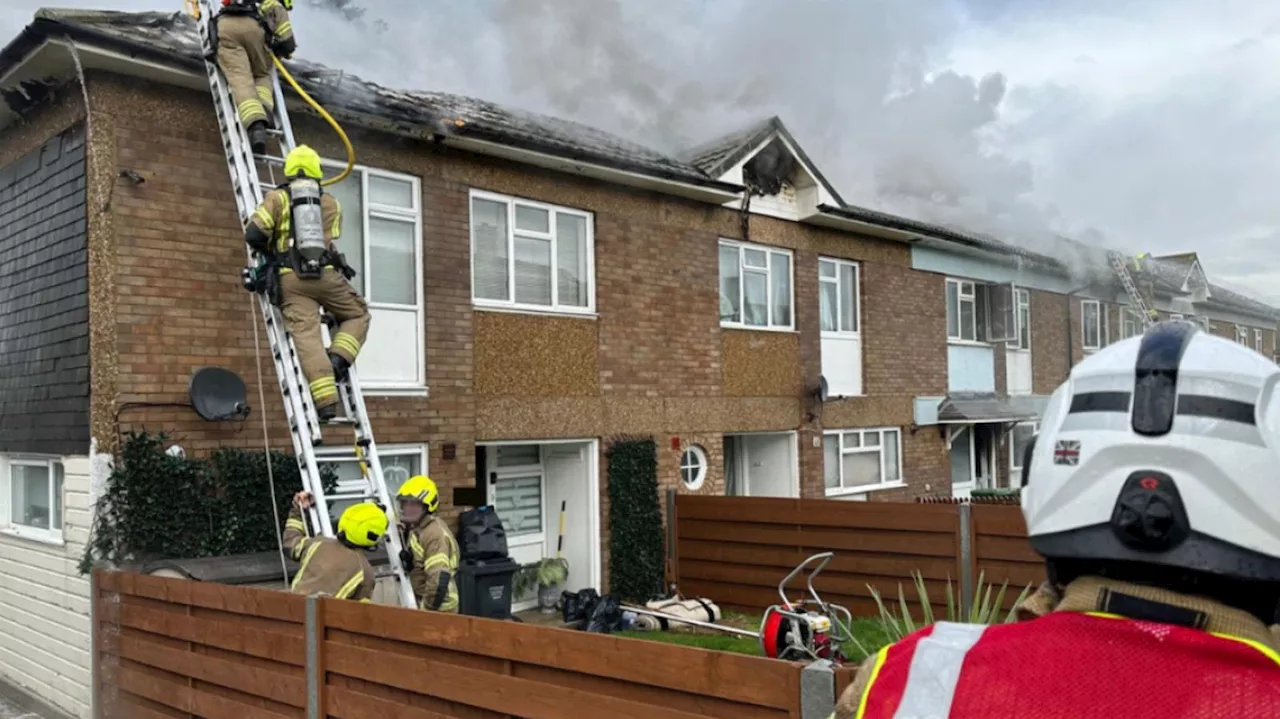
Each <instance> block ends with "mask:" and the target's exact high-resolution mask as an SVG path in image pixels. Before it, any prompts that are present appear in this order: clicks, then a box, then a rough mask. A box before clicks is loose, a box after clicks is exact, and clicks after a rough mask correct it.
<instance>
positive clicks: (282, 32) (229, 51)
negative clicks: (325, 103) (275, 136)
mask: <svg viewBox="0 0 1280 719" xmlns="http://www.w3.org/2000/svg"><path fill="white" fill-rule="evenodd" d="M292 9H293V0H222V10H220V11H219V12H218V16H217V17H216V18H214V21H213V32H214V33H215V35H214V38H213V39H214V40H215V42H214V47H216V48H217V56H216V59H217V62H218V67H219V68H220V69H221V70H222V74H223V75H225V76H226V78H227V85H228V86H230V88H231V98H232V100H234V101H235V103H236V111H237V113H238V114H239V115H240V123H241V124H243V125H244V127H245V130H246V131H248V133H249V144H251V145H252V146H253V152H254V153H255V154H258V155H261V154H262V153H264V152H266V149H267V123H268V117H269V116H270V114H271V109H272V105H273V100H274V98H273V97H272V95H271V70H272V62H271V55H272V53H275V54H276V55H278V56H279V57H282V58H288V57H291V56H292V55H293V52H294V50H296V49H297V48H298V43H297V41H296V40H295V39H294V37H293V23H291V22H290V21H289V11H290V10H292Z"/></svg>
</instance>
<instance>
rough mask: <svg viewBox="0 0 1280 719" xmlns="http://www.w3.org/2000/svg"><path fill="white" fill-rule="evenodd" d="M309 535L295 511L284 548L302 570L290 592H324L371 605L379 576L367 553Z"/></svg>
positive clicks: (300, 517) (291, 514) (300, 516)
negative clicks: (375, 572)
mask: <svg viewBox="0 0 1280 719" xmlns="http://www.w3.org/2000/svg"><path fill="white" fill-rule="evenodd" d="M306 531H307V529H306V525H305V524H303V521H302V513H301V512H300V511H299V510H298V508H297V507H294V508H293V511H291V512H289V519H288V520H287V521H286V522H285V523H284V548H285V551H287V552H288V553H289V557H290V558H291V559H293V561H295V562H297V563H298V564H299V565H300V566H299V567H298V573H297V574H296V575H294V577H293V584H292V585H290V587H289V591H291V592H293V593H294V594H306V595H310V594H314V593H316V592H322V593H324V594H328V595H329V596H332V597H337V598H338V599H359V600H361V601H369V600H370V599H371V598H372V597H373V588H374V585H375V583H376V582H377V575H376V574H374V571H373V565H371V564H369V560H368V559H367V558H366V557H365V556H364V551H363V550H360V549H353V548H351V547H347V546H345V545H343V544H342V543H341V542H339V541H338V540H336V539H329V538H327V537H308V536H306Z"/></svg>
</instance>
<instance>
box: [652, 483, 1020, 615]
mask: <svg viewBox="0 0 1280 719" xmlns="http://www.w3.org/2000/svg"><path fill="white" fill-rule="evenodd" d="M673 506H674V509H675V511H674V516H675V520H674V523H673V527H672V528H671V533H670V535H669V536H672V537H674V541H673V542H672V545H673V546H672V552H671V567H672V573H673V574H674V579H675V581H676V582H678V584H679V587H680V590H681V592H682V593H684V594H685V595H686V596H704V597H708V598H710V599H712V600H714V601H715V602H717V603H718V604H720V605H721V606H724V607H728V608H733V609H739V610H744V611H757V612H758V611H760V610H762V609H763V608H764V607H766V606H768V605H770V604H775V603H777V602H778V600H779V596H778V590H777V586H778V582H779V581H781V579H782V578H783V577H784V576H786V574H787V572H788V571H790V570H791V569H792V568H793V567H795V566H796V564H798V563H799V562H800V561H802V560H803V559H804V558H805V557H807V556H809V555H811V554H816V553H818V552H825V551H832V552H834V553H835V557H834V558H833V559H832V560H831V563H830V564H829V565H827V568H826V569H825V570H824V571H823V573H822V575H820V577H819V578H818V580H817V582H816V583H815V587H816V588H817V590H818V591H819V593H820V594H821V595H822V596H823V598H825V599H827V600H828V601H832V602H835V603H837V604H843V605H844V606H846V607H848V608H849V610H850V611H852V612H853V613H854V614H855V615H860V614H861V615H866V614H875V613H876V605H875V602H874V600H873V599H872V594H871V590H870V589H869V587H874V588H875V589H876V590H877V591H878V592H880V594H881V595H882V596H887V597H891V598H896V597H897V595H898V588H899V586H901V587H902V588H903V590H904V591H905V592H907V593H908V594H907V596H908V599H910V598H913V597H915V591H914V589H913V586H912V585H913V580H912V576H911V573H912V572H914V571H918V572H920V574H921V576H922V577H923V579H924V582H925V586H926V588H927V589H928V592H929V597H930V600H931V602H932V603H933V604H934V605H935V610H937V611H941V610H944V609H945V606H946V603H945V596H946V595H945V592H946V587H947V584H948V582H951V583H952V586H953V589H954V591H956V592H957V594H966V592H964V591H962V589H963V588H964V587H971V586H972V585H973V583H974V582H975V581H976V579H977V577H978V576H979V572H983V573H985V574H984V575H983V580H984V581H985V582H992V581H994V582H996V583H997V584H999V583H1001V582H1004V581H1006V580H1008V581H1009V590H1008V592H1007V593H1006V598H1005V605H1006V606H1011V605H1012V601H1013V599H1014V598H1015V597H1016V596H1017V594H1018V592H1019V591H1020V590H1021V589H1022V587H1024V586H1026V585H1027V584H1031V585H1032V587H1033V588H1034V587H1035V586H1036V585H1038V584H1039V583H1040V582H1041V581H1042V580H1043V577H1044V562H1043V560H1042V559H1041V558H1040V557H1039V556H1038V555H1037V554H1036V553H1035V552H1034V551H1032V549H1031V545H1030V544H1029V543H1028V542H1027V540H1026V527H1025V524H1024V523H1023V520H1022V514H1021V510H1020V509H1019V508H1018V507H1016V506H1001V505H983V504H975V505H968V504H941V503H940V504H917V503H896V502H841V501H835V500H825V499H774V498H764V497H710V496H695V495H679V496H677V497H675V498H674V503H673ZM791 586H792V589H791V592H790V596H792V597H796V596H799V595H798V594H797V592H798V591H802V590H803V587H804V585H803V582H799V581H797V582H795V583H793V584H792V585H791Z"/></svg>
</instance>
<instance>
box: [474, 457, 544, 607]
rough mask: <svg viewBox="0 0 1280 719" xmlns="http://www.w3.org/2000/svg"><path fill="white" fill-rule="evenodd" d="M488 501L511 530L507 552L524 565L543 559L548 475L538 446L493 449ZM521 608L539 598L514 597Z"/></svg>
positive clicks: (490, 461)
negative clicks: (545, 498) (544, 500)
mask: <svg viewBox="0 0 1280 719" xmlns="http://www.w3.org/2000/svg"><path fill="white" fill-rule="evenodd" d="M489 467H491V469H490V470H489V489H488V501H489V504H491V505H493V508H494V511H496V512H497V513H498V518H499V519H501V520H502V526H503V528H504V529H505V530H506V532H507V551H508V552H509V553H510V555H511V558H512V559H514V560H515V561H516V562H519V563H520V564H522V565H524V564H533V563H535V562H537V561H539V560H541V559H542V557H543V556H544V555H543V550H544V548H545V546H546V539H547V535H546V528H547V521H546V512H545V507H544V502H543V496H544V495H545V494H546V474H545V472H544V469H543V464H542V456H541V448H540V447H539V446H538V445H507V446H502V447H490V448H489ZM514 599H515V600H516V602H515V604H516V607H517V608H524V607H523V606H522V605H527V604H528V603H529V602H530V601H536V597H535V596H533V595H532V594H530V595H528V596H524V597H514Z"/></svg>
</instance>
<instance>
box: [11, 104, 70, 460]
mask: <svg viewBox="0 0 1280 719" xmlns="http://www.w3.org/2000/svg"><path fill="white" fill-rule="evenodd" d="M84 151H85V147H84V125H83V124H80V125H77V126H75V127H73V128H71V129H69V130H67V131H66V132H63V133H62V134H61V135H59V136H57V137H54V138H52V139H50V140H49V141H48V142H46V143H45V144H44V146H43V147H41V148H40V149H38V150H34V151H32V152H31V153H29V154H27V155H26V156H25V157H23V158H22V159H20V160H17V161H16V162H13V163H12V164H10V165H8V166H7V167H5V168H3V169H0V452H38V453H47V454H88V452H89V292H88V251H87V248H86V244H85V226H86V216H85V162H84Z"/></svg>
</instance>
